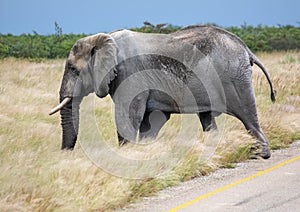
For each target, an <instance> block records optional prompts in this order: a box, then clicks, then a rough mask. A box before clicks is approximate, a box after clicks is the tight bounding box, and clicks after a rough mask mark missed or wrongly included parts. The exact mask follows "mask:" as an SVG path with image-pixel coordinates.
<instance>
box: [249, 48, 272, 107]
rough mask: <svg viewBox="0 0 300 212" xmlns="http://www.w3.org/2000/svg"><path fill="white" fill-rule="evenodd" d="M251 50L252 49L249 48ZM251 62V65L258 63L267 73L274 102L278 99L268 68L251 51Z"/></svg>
mask: <svg viewBox="0 0 300 212" xmlns="http://www.w3.org/2000/svg"><path fill="white" fill-rule="evenodd" d="M249 51H250V50H249ZM249 53H250V55H249V56H250V63H251V66H252V65H253V63H254V64H256V65H257V66H258V67H259V68H260V69H261V70H262V71H263V72H264V74H265V76H266V78H267V80H268V82H269V85H270V89H271V100H272V102H275V101H276V97H275V96H276V90H274V89H273V85H272V81H271V79H270V76H269V73H268V72H267V70H266V69H265V67H264V66H263V64H262V63H261V62H260V61H259V59H258V58H257V57H256V56H255V55H254V54H253V53H252V52H251V51H250V52H249Z"/></svg>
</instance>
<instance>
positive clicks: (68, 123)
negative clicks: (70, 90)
mask: <svg viewBox="0 0 300 212" xmlns="http://www.w3.org/2000/svg"><path fill="white" fill-rule="evenodd" d="M81 99H82V98H72V100H71V101H69V102H68V103H67V104H66V105H65V106H64V107H63V108H62V109H61V110H60V115H61V126H62V147H61V149H70V150H72V149H73V148H74V146H75V144H76V140H77V135H78V128H79V105H80V102H81ZM62 101H63V100H62V99H61V102H62Z"/></svg>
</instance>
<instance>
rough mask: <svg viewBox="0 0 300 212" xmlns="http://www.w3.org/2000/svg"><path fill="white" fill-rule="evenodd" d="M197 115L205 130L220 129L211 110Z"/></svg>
mask: <svg viewBox="0 0 300 212" xmlns="http://www.w3.org/2000/svg"><path fill="white" fill-rule="evenodd" d="M197 115H198V117H199V119H200V122H201V125H202V128H203V131H205V132H208V131H210V130H218V127H217V123H216V120H215V117H214V116H213V114H212V112H211V111H208V112H201V113H198V114H197Z"/></svg>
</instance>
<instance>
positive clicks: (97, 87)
mask: <svg viewBox="0 0 300 212" xmlns="http://www.w3.org/2000/svg"><path fill="white" fill-rule="evenodd" d="M87 42H89V44H90V45H91V46H93V49H92V50H91V56H92V57H91V59H92V63H91V65H92V67H91V75H92V77H93V84H94V91H95V93H96V95H97V96H99V97H101V98H102V97H105V96H106V95H107V94H108V92H109V84H110V82H111V81H112V80H113V79H114V78H115V77H116V69H115V67H116V65H117V52H118V48H117V44H116V42H115V40H114V39H113V38H112V37H111V36H110V35H109V34H104V33H99V34H96V35H92V36H89V37H88V38H87Z"/></svg>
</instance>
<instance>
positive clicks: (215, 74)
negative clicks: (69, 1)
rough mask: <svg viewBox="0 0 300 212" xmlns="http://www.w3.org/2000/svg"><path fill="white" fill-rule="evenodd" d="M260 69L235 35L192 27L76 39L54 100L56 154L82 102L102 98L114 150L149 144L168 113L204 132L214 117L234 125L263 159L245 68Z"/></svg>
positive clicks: (69, 140)
mask: <svg viewBox="0 0 300 212" xmlns="http://www.w3.org/2000/svg"><path fill="white" fill-rule="evenodd" d="M253 64H256V65H257V66H258V67H259V68H260V69H261V70H262V71H263V73H264V74H265V76H266V78H267V80H268V83H269V86H270V91H271V100H272V101H273V102H275V90H274V89H273V85H272V82H271V80H270V77H269V74H268V72H267V71H266V69H265V67H264V66H263V65H262V63H261V62H260V61H259V59H258V58H257V57H256V56H255V55H254V54H253V53H252V52H251V50H250V49H249V48H248V47H247V45H246V44H245V43H244V42H243V41H242V40H241V39H240V38H239V37H237V36H236V35H234V34H232V33H230V32H228V31H226V30H224V29H222V28H219V27H215V26H208V25H193V26H188V27H185V28H182V29H181V30H179V31H176V32H174V33H171V34H154V33H140V32H133V31H130V30H125V29H123V30H117V31H114V32H111V33H98V34H95V35H90V36H87V37H84V38H81V39H79V40H78V41H77V42H76V43H75V44H74V46H73V47H72V49H71V51H70V54H69V56H68V58H67V60H66V64H65V71H64V75H63V79H62V83H61V88H60V92H59V97H60V104H59V105H58V106H56V107H55V108H53V109H52V110H51V112H50V115H52V114H54V113H56V112H58V111H60V114H61V125H62V149H71V150H72V149H73V148H74V146H75V143H76V140H77V135H78V129H79V106H80V103H81V101H82V99H83V97H85V96H87V95H89V94H90V93H95V94H96V95H97V96H98V97H99V98H103V97H105V96H107V95H110V96H111V98H112V100H113V102H114V105H115V121H116V127H117V134H118V140H119V144H120V145H122V144H125V143H127V142H129V141H135V140H136V139H144V138H155V137H156V136H157V134H158V132H159V131H160V129H161V128H162V127H163V126H164V124H165V123H166V122H167V121H168V120H169V118H170V116H171V114H173V113H180V114H185V113H189V114H190V113H193V114H197V115H198V116H199V119H200V122H201V125H202V128H203V130H204V131H210V130H216V129H217V125H216V121H215V117H216V116H218V115H220V114H222V113H225V114H229V115H232V116H234V117H236V118H237V119H239V120H240V121H241V122H242V123H243V124H244V126H245V128H246V130H247V131H248V132H249V133H250V134H251V135H252V136H253V137H254V138H255V139H256V140H257V146H256V147H257V149H256V154H257V155H258V156H260V157H262V158H265V159H267V158H269V157H270V156H271V154H270V150H269V145H268V140H267V138H266V136H265V135H264V133H263V131H262V129H261V126H260V124H259V121H258V117H257V109H256V102H255V95H254V90H253V87H252V66H253Z"/></svg>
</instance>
